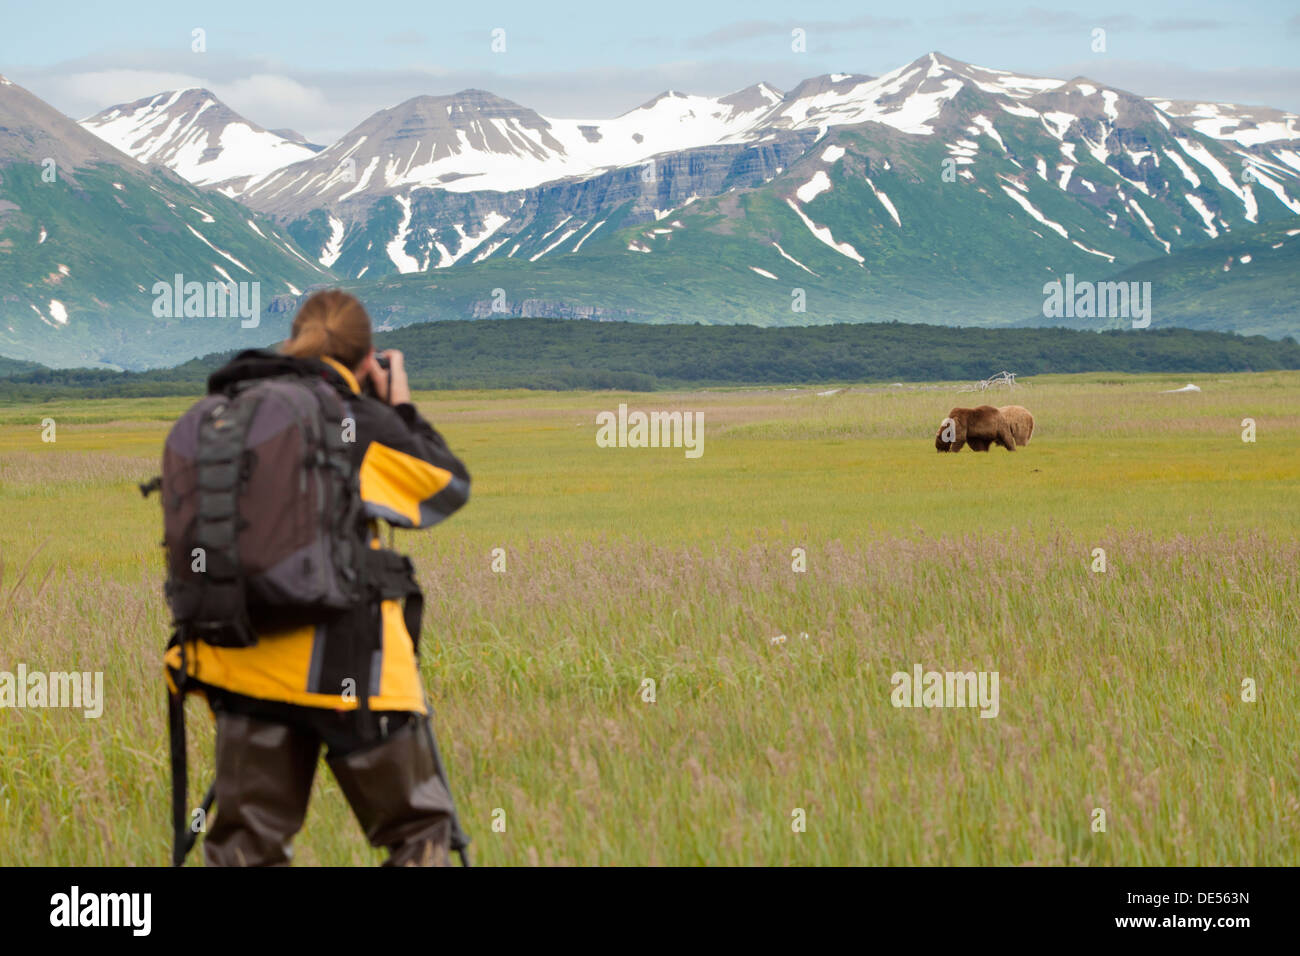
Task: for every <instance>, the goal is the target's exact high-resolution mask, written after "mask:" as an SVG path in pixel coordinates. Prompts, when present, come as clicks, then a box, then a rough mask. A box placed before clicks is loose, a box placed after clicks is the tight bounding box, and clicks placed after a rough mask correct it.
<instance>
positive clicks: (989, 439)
mask: <svg viewBox="0 0 1300 956" xmlns="http://www.w3.org/2000/svg"><path fill="white" fill-rule="evenodd" d="M963 445H970V447H971V451H988V450H989V448H990V447H991V446H992V445H1001V446H1002V447H1003V448H1005V449H1006V450H1007V451H1015V450H1016V439H1015V436H1013V435H1012V433H1011V425H1010V424H1009V423H1008V422H1007V420H1006V419H1005V418H1004V417H1003V416H1002V413H1001V412H1000V411H998V410H997V409H996V408H994V407H993V406H992V405H980V406H979V407H978V408H954V409H951V410H950V411H949V412H948V417H947V418H945V419H944V420H943V421H942V422H941V423H940V424H939V431H938V433H937V434H936V435H935V436H934V447H935V450H937V451H961V448H962V446H963Z"/></svg>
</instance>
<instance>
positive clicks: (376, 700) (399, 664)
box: [167, 290, 470, 866]
mask: <svg viewBox="0 0 1300 956" xmlns="http://www.w3.org/2000/svg"><path fill="white" fill-rule="evenodd" d="M385 360H386V361H385ZM286 363H290V364H292V363H306V364H307V365H308V367H309V370H310V371H311V373H312V374H315V375H317V376H319V377H323V378H325V380H326V381H327V382H328V383H329V384H330V385H331V386H332V387H333V388H334V389H335V390H336V391H337V392H338V393H339V395H340V396H342V398H343V400H344V402H345V407H346V408H347V411H348V415H349V417H350V419H351V421H352V423H353V424H354V427H355V435H354V436H351V438H350V445H349V453H350V456H351V458H352V464H353V465H354V466H355V468H356V471H357V474H358V475H359V484H360V496H361V504H362V507H363V508H364V514H365V518H366V519H367V525H366V528H367V530H366V536H367V538H368V540H367V541H366V544H367V545H368V546H369V548H370V549H371V553H370V554H368V555H365V557H366V558H372V557H375V556H376V555H377V554H380V553H381V552H379V550H378V549H379V548H380V541H379V526H378V521H379V520H383V521H386V522H388V523H389V524H390V525H393V526H396V527H401V528H427V527H430V526H432V525H434V524H437V523H438V522H439V521H441V520H442V519H444V518H446V517H447V516H448V515H450V514H452V513H453V512H454V511H456V510H457V509H458V508H460V507H461V506H463V505H464V504H465V502H466V500H467V498H468V495H469V481H470V479H469V473H468V472H467V471H466V469H465V466H464V465H463V464H462V463H461V462H460V460H459V459H458V458H456V456H455V455H453V454H452V453H451V452H450V451H449V450H448V449H447V445H446V443H445V442H444V441H443V439H442V437H441V436H440V435H439V434H438V432H436V431H435V430H434V429H433V428H432V426H430V425H429V423H428V422H427V421H425V420H424V418H422V417H421V415H420V413H419V412H418V411H417V410H416V408H415V406H414V405H412V404H411V393H410V387H409V385H408V383H407V378H406V371H405V365H404V362H403V356H402V353H401V352H397V351H390V352H387V353H385V354H384V355H383V356H382V357H381V356H378V355H376V353H375V351H374V349H373V347H372V344H371V325H370V319H369V316H368V315H367V314H366V311H365V309H364V307H363V306H362V305H361V303H360V302H359V301H357V299H355V298H354V297H352V296H350V295H348V294H347V293H344V292H341V291H338V290H330V291H325V292H318V293H316V294H315V295H313V296H311V297H310V298H309V299H308V300H307V301H306V302H305V303H304V304H303V306H302V308H301V310H300V311H299V312H298V315H297V316H296V317H295V319H294V321H293V326H292V336H291V338H290V339H289V340H288V341H287V342H286V343H285V344H284V345H283V346H282V348H281V354H275V353H271V352H245V353H243V354H241V355H240V356H238V357H237V358H236V359H235V360H234V361H232V362H231V363H230V364H229V365H227V366H226V367H224V368H223V369H221V370H220V371H218V372H216V373H215V374H214V375H213V376H212V379H211V381H210V382H209V390H210V391H218V390H220V389H222V388H225V387H228V386H229V385H230V384H231V383H235V382H242V381H244V380H248V379H255V378H258V377H260V376H269V375H274V374H277V372H280V373H282V372H283V369H284V368H285V367H286ZM268 510H270V509H268ZM382 554H383V555H384V556H385V557H392V558H393V559H395V560H399V561H400V562H401V563H402V565H403V566H404V567H405V568H406V573H407V575H408V578H409V582H410V584H409V588H408V594H407V595H406V602H405V605H403V602H402V601H401V600H399V599H398V598H397V597H393V596H390V595H388V594H385V595H383V596H372V597H371V598H368V599H367V600H365V601H363V602H362V603H361V604H360V605H359V606H358V607H356V608H354V609H350V610H346V611H342V612H340V613H338V614H336V615H333V616H331V617H329V618H328V619H327V620H325V621H324V622H322V623H316V624H312V625H307V626H302V627H296V628H290V629H287V630H284V631H278V632H273V633H259V640H258V641H257V643H255V644H254V645H253V646H251V647H218V646H212V645H211V644H208V643H205V642H203V641H200V640H189V641H185V642H183V646H181V647H172V648H171V649H169V651H168V654H167V664H168V670H169V681H170V682H171V683H172V686H173V689H175V688H176V687H177V686H183V688H184V690H185V691H186V692H199V693H202V694H203V695H204V696H205V697H206V699H207V701H208V703H209V705H210V706H211V708H212V711H213V713H214V715H215V718H216V723H217V744H216V783H215V796H216V805H217V811H216V820H215V823H214V825H212V826H211V828H210V831H209V832H208V834H207V836H206V838H205V840H204V854H205V860H206V862H207V864H208V865H209V866H259V865H277V864H286V863H288V862H289V860H290V858H291V855H292V851H291V846H290V844H291V841H292V838H293V836H294V834H296V833H297V832H298V830H299V828H300V827H301V826H302V823H303V820H304V817H305V815H306V811H307V803H308V799H309V797H310V794H311V787H312V780H313V778H314V775H315V771H316V763H317V759H318V756H319V753H320V748H321V745H322V744H323V745H325V747H326V748H327V753H326V758H327V763H328V764H329V767H330V770H331V771H332V772H333V774H334V776H335V778H336V779H337V780H338V783H339V786H340V787H341V788H342V790H343V793H344V795H345V796H346V798H347V800H348V802H349V804H350V805H351V807H352V810H353V812H354V813H355V814H356V817H357V819H358V820H359V821H360V823H361V826H362V829H363V830H364V832H365V834H366V837H367V839H368V840H369V841H370V843H371V844H372V845H374V846H382V847H386V848H388V850H389V858H388V861H387V863H388V865H431V864H432V865H440V864H445V863H446V862H447V860H448V847H449V844H450V841H451V838H452V831H453V828H454V826H455V823H454V811H453V808H452V803H451V798H450V795H449V794H448V792H447V788H446V786H445V785H444V780H443V779H441V777H440V768H439V766H438V758H437V755H436V745H435V744H434V742H433V738H432V734H431V732H430V731H429V728H428V725H427V720H428V707H427V705H426V701H425V697H424V692H423V689H422V686H421V683H420V677H419V671H418V668H417V658H416V655H417V651H418V641H419V633H418V631H419V624H418V619H419V614H420V609H421V607H422V601H421V600H420V597H419V594H418V587H417V586H416V585H415V584H414V578H413V577H410V576H409V575H410V566H409V562H406V561H405V559H401V558H400V556H395V555H392V553H391V552H382ZM412 631H414V632H415V633H412Z"/></svg>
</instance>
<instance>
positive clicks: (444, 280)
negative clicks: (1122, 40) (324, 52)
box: [0, 53, 1300, 367]
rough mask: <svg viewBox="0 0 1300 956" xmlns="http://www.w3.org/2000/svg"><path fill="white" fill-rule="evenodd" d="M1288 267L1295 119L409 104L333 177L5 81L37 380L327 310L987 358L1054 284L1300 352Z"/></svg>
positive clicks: (979, 89) (1156, 107) (215, 116)
mask: <svg viewBox="0 0 1300 956" xmlns="http://www.w3.org/2000/svg"><path fill="white" fill-rule="evenodd" d="M51 158H52V159H54V160H55V161H56V163H57V165H58V167H59V170H60V179H59V182H58V183H47V182H44V181H43V180H42V178H41V174H42V170H43V168H44V167H43V166H42V163H44V161H45V160H46V159H51ZM46 187H55V188H46ZM42 236H44V237H45V238H42ZM1297 236H1300V118H1298V117H1297V116H1296V115H1295V114H1291V113H1286V112H1283V111H1279V110H1273V109H1268V108H1263V107H1247V106H1237V105H1232V104H1222V103H1205V102H1184V101H1176V100H1169V99H1162V98H1160V97H1158V96H1155V97H1146V96H1139V95H1135V94H1132V93H1129V92H1126V91H1123V90H1116V89H1112V88H1109V87H1107V86H1106V85H1105V84H1102V83H1098V82H1095V81H1092V80H1088V79H1086V78H1084V77H1076V78H1074V79H1070V80H1058V79H1046V78H1039V77H1031V76H1024V75H1019V74H1013V73H1008V72H1006V71H1002V70H995V69H989V68H984V67H977V66H973V65H970V64H966V63H961V62H959V61H956V60H952V59H950V58H948V57H945V56H943V55H942V54H938V53H931V54H927V55H925V56H922V57H920V58H919V59H917V60H915V61H913V62H912V63H909V64H907V65H906V66H903V67H901V68H899V69H897V70H893V71H891V72H889V73H886V74H885V75H883V76H879V77H871V76H865V75H859V74H831V75H827V76H821V77H815V78H812V79H809V80H806V81H804V82H803V83H800V84H799V85H798V86H796V87H795V88H794V89H792V90H790V91H788V92H786V91H782V90H779V89H777V88H775V87H774V86H772V85H771V84H767V83H757V84H755V85H753V86H750V87H748V88H746V89H744V90H741V91H739V92H736V93H733V94H730V95H728V96H723V97H716V98H714V97H704V96H695V95H689V94H684V93H680V92H675V91H669V92H666V93H664V94H662V95H660V96H658V97H656V98H654V99H653V100H651V101H649V102H648V103H645V104H643V105H642V106H640V107H637V108H636V109H633V110H631V111H629V112H628V113H625V114H623V115H622V116H619V117H616V118H614V119H600V120H575V119H556V118H550V117H544V116H542V115H540V114H538V113H536V112H535V111H533V110H530V109H528V108H526V107H524V106H521V105H519V104H516V103H513V102H511V101H509V100H505V99H502V98H501V97H498V96H495V95H493V94H491V93H488V92H485V91H482V90H465V91H462V92H460V93H457V94H454V95H451V96H417V97H414V98H412V99H410V100H407V101H406V102H403V103H401V104H399V105H397V106H394V107H392V108H390V109H385V110H381V111H380V112H378V113H376V114H374V115H372V116H370V117H368V118H367V119H365V120H364V121H363V122H362V123H360V124H359V125H358V126H356V127H355V128H354V129H352V130H351V131H349V132H348V133H346V134H345V135H344V136H343V137H341V138H340V139H339V140H338V141H337V142H335V143H332V144H329V145H326V146H324V147H323V148H322V147H320V146H316V145H314V144H310V143H308V142H306V141H305V139H304V138H303V137H302V136H301V135H299V134H297V133H294V132H293V131H291V130H274V131H272V130H267V129H264V128H263V127H261V126H259V125H257V124H256V123H254V122H252V121H250V120H247V119H245V118H243V117H241V116H239V115H238V114H237V113H235V112H234V111H232V110H230V109H229V108H228V107H226V106H225V105H224V104H222V103H221V102H220V101H219V100H218V99H217V97H216V96H214V95H213V94H212V93H210V92H208V91H205V90H182V91H172V92H167V93H160V94H158V95H156V96H152V97H146V98H144V99H141V100H138V101H136V102H134V103H129V104H122V105H119V106H112V107H109V108H108V109H106V110H104V111H102V112H100V113H98V114H96V115H95V116H92V117H89V118H87V119H85V120H83V121H81V123H80V124H77V123H74V122H73V121H71V120H70V119H68V118H67V117H64V116H63V115H62V114H60V113H58V112H57V111H56V110H54V109H53V108H52V107H49V106H48V105H46V104H44V103H41V102H40V101H39V100H38V99H36V98H35V97H34V96H32V95H31V94H30V93H27V92H26V91H24V90H21V88H19V87H17V86H16V85H14V84H11V83H9V82H8V81H3V80H0V279H2V280H3V282H4V300H3V302H2V303H0V354H6V355H10V356H13V357H17V358H22V359H29V360H37V361H42V362H45V363H46V364H65V365H66V364H109V365H119V366H125V367H140V366H144V365H157V364H164V363H168V362H172V361H176V360H180V359H183V358H186V357H189V356H192V355H196V354H201V353H203V352H205V351H211V350H213V349H215V348H220V347H227V348H228V347H236V346H238V345H239V344H241V343H244V342H252V341H254V340H257V341H259V342H261V341H272V340H273V339H274V338H276V337H279V336H280V335H282V334H283V331H284V327H285V324H286V322H287V318H288V315H289V314H291V312H292V310H293V307H294V306H295V305H296V303H297V301H298V298H299V297H300V296H301V295H302V294H304V293H305V292H306V291H309V290H310V289H311V288H312V287H316V286H320V285H324V284H342V285H344V286H346V287H349V288H353V289H355V290H357V291H358V292H359V293H360V294H362V295H363V297H364V299H365V301H366V303H367V306H368V307H369V308H370V310H371V312H372V314H373V315H374V316H375V317H376V319H377V320H378V321H379V323H380V324H381V325H382V326H383V327H388V328H391V327H396V326H400V325H406V324H410V323H412V322H419V321H427V320H430V319H449V318H490V317H497V316H504V315H514V316H525V315H550V316H556V317H568V318H592V319H626V320H633V321H643V322H670V321H671V322H681V321H687V322H692V321H698V322H703V323H719V322H749V323H754V324H760V325H805V324H816V323H824V322H841V321H889V320H897V321H926V322H933V323H940V324H953V325H980V326H997V325H1016V324H1049V323H1051V322H1054V321H1057V320H1054V319H1049V318H1045V317H1044V316H1043V314H1042V309H1043V302H1044V291H1043V288H1044V284H1045V283H1047V282H1050V281H1052V280H1054V279H1057V278H1062V277H1064V276H1066V275H1074V276H1075V277H1077V278H1078V279H1080V280H1086V279H1093V280H1101V279H1111V278H1117V277H1124V280H1125V281H1151V282H1153V288H1154V291H1153V294H1152V300H1151V301H1152V306H1153V307H1152V325H1153V326H1165V325H1191V326H1194V327H1201V328H1214V329H1219V330H1235V331H1241V332H1246V333H1263V334H1267V335H1272V336H1275V337H1276V336H1281V335H1286V334H1293V333H1295V332H1296V331H1297V330H1300V313H1298V312H1297V307H1296V305H1295V303H1294V298H1295V297H1294V295H1292V294H1290V289H1289V286H1290V277H1291V276H1294V275H1295V268H1296V265H1297V263H1296V250H1297V249H1300V245H1297V243H1296V241H1295V240H1296V237H1297ZM1225 266H1226V267H1225ZM177 273H183V274H184V275H185V278H186V280H189V279H190V277H191V276H193V278H194V279H196V280H198V281H209V280H211V281H221V280H223V279H228V278H233V279H238V280H241V281H242V280H257V281H259V282H260V283H261V285H262V287H263V293H262V305H263V306H264V309H265V315H264V316H263V321H261V322H259V323H258V324H257V326H256V327H255V328H252V329H246V328H242V327H241V325H240V323H236V322H231V321H229V320H226V319H215V320H209V319H158V318H156V317H155V316H153V315H152V314H151V313H150V310H149V305H150V303H151V302H152V298H151V297H149V296H148V295H147V294H146V292H147V290H149V289H151V288H152V286H153V283H154V282H156V281H158V280H160V279H162V280H170V279H171V277H172V276H173V275H174V274H177ZM142 290H145V291H142ZM1127 322H1128V320H1127V317H1113V316H1112V317H1095V318H1094V317H1084V318H1082V319H1077V320H1073V323H1072V324H1075V325H1076V326H1078V327H1085V328H1103V327H1115V326H1119V325H1126V324H1127Z"/></svg>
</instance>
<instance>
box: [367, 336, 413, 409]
mask: <svg viewBox="0 0 1300 956" xmlns="http://www.w3.org/2000/svg"><path fill="white" fill-rule="evenodd" d="M362 367H363V369H364V370H365V384H364V385H363V389H364V391H365V392H366V394H367V395H370V396H372V397H374V398H377V399H379V400H380V401H381V402H385V403H386V404H389V405H401V404H403V403H404V402H409V401H410V400H411V387H410V384H409V383H408V382H407V379H406V358H405V356H403V355H402V353H401V352H400V351H398V350H397V349H388V350H387V351H384V352H371V353H370V357H369V358H368V359H366V363H365V365H363V366H362Z"/></svg>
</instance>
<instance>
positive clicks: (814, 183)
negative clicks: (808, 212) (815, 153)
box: [794, 169, 831, 203]
mask: <svg viewBox="0 0 1300 956" xmlns="http://www.w3.org/2000/svg"><path fill="white" fill-rule="evenodd" d="M830 188H831V180H830V177H829V176H827V175H826V173H825V171H823V170H820V169H819V170H817V172H815V173H813V177H812V179H810V180H808V182H806V183H804V184H803V185H802V186H800V187H799V188H798V189H796V190H795V191H794V194H795V195H796V196H798V197H799V201H800V202H801V203H810V202H812V201H813V200H814V199H816V198H817V197H818V196H820V195H821V194H822V193H824V192H826V191H827V190H829V189H830Z"/></svg>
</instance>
